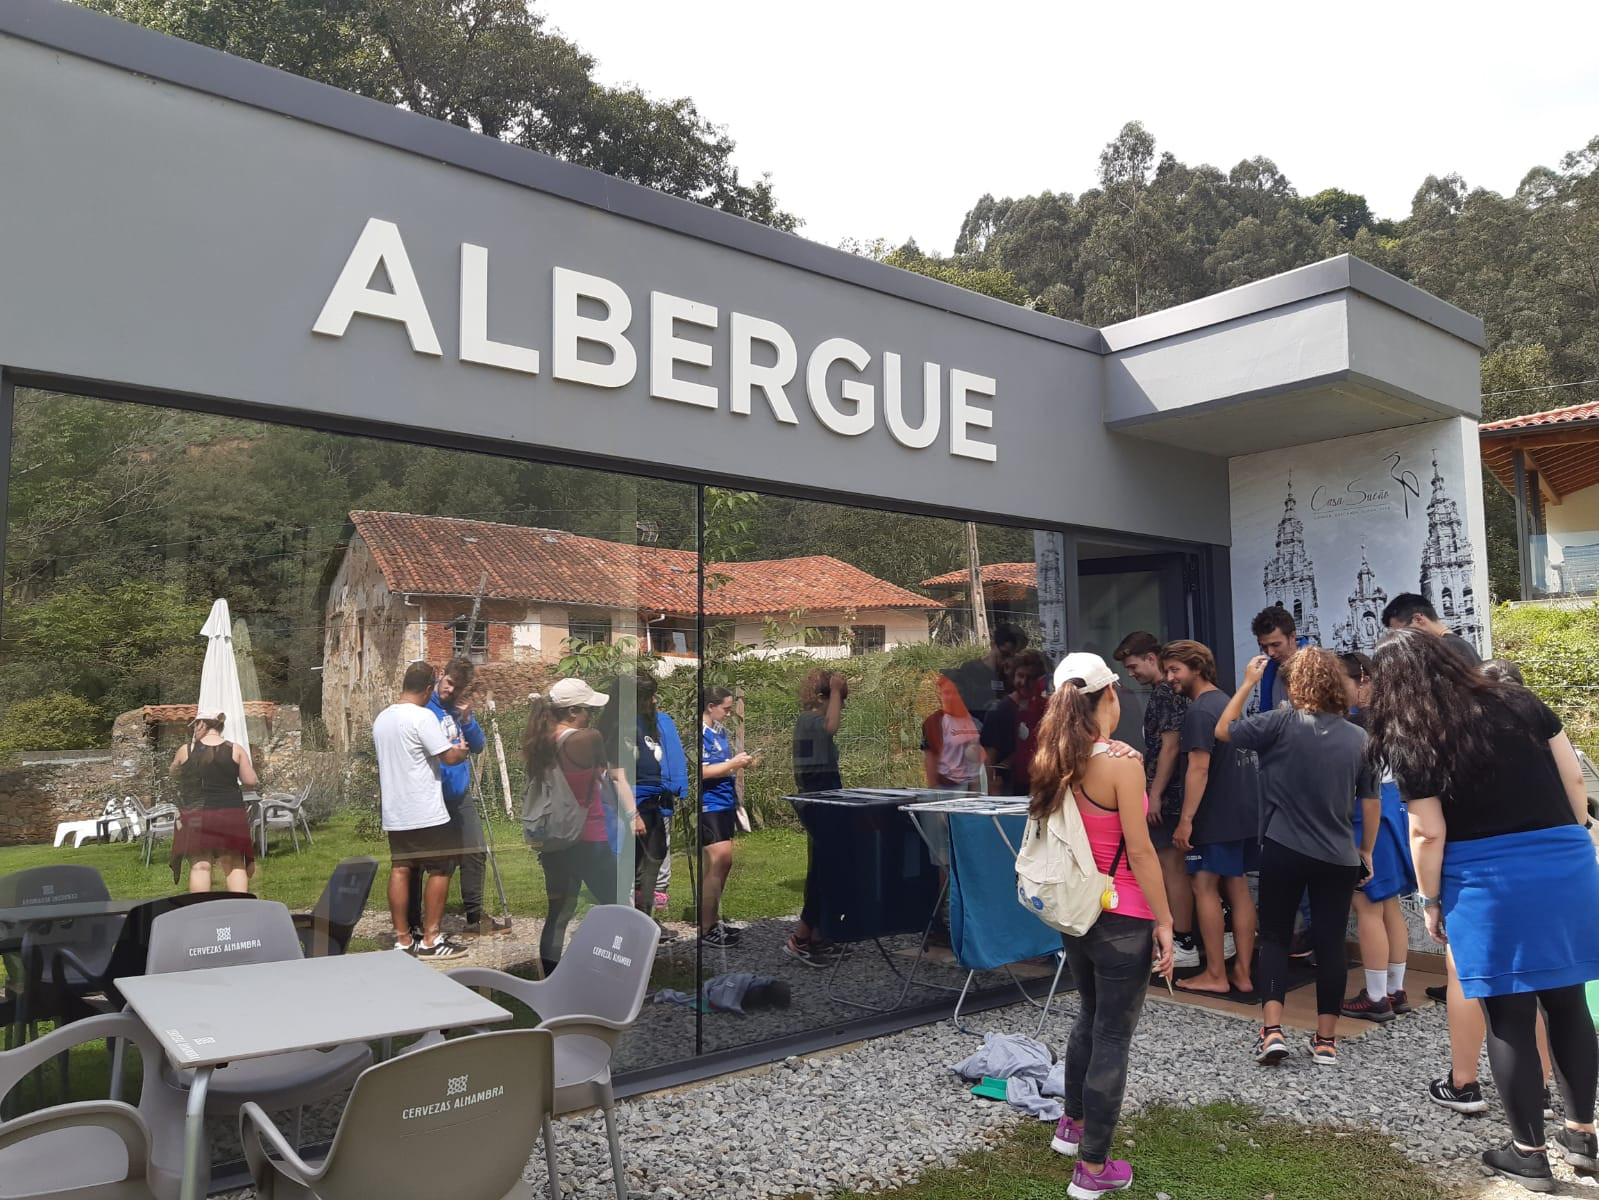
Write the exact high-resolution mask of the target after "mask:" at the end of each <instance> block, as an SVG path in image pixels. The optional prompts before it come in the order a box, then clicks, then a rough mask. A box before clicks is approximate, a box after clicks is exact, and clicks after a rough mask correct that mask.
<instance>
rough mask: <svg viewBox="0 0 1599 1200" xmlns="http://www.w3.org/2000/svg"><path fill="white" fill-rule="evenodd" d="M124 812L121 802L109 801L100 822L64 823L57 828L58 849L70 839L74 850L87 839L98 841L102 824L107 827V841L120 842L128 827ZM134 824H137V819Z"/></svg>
mask: <svg viewBox="0 0 1599 1200" xmlns="http://www.w3.org/2000/svg"><path fill="white" fill-rule="evenodd" d="M124 812H125V810H124V808H123V802H122V801H121V800H107V801H106V803H105V808H103V809H102V810H101V812H100V818H99V819H98V820H94V819H90V820H87V821H62V822H61V824H59V825H57V826H56V840H55V844H56V847H57V848H58V849H59V848H60V846H61V843H62V842H64V841H66V840H67V839H68V838H71V839H72V848H73V849H74V850H76V849H77V848H78V847H79V846H81V845H83V842H84V839H85V838H87V839H89V840H90V841H94V840H96V839H98V838H99V836H100V826H101V825H102V824H103V825H104V826H105V827H106V838H107V840H109V841H118V840H120V838H121V837H122V831H123V829H124V828H125V827H126V826H127V822H128V818H127V817H126V816H124ZM134 823H135V824H137V821H136V819H135V822H134ZM133 836H134V837H137V836H138V834H137V833H135V834H134V835H133Z"/></svg>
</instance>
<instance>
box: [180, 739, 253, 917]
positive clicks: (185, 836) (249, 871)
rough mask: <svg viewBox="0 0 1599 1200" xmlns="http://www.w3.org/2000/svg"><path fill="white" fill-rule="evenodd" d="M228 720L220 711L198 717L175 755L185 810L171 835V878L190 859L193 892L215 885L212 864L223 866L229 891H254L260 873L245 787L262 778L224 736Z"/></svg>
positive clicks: (204, 890)
mask: <svg viewBox="0 0 1599 1200" xmlns="http://www.w3.org/2000/svg"><path fill="white" fill-rule="evenodd" d="M226 722H227V714H225V713H221V712H217V713H204V714H201V715H200V716H197V717H196V718H195V719H194V725H193V733H192V736H191V737H190V739H189V741H187V742H185V743H184V744H183V745H181V746H179V747H178V752H177V753H176V754H174V755H173V756H172V777H173V779H174V781H176V783H177V785H178V795H179V797H180V800H181V803H180V808H181V809H182V813H181V815H180V816H179V817H178V829H177V833H176V834H174V836H173V838H172V857H171V864H172V882H173V883H177V882H178V881H179V879H180V877H181V874H182V871H183V862H184V860H185V859H187V860H188V863H189V890H190V891H191V892H209V891H210V890H211V875H212V868H213V866H218V867H221V868H222V873H223V877H224V878H225V880H226V883H227V889H228V891H230V892H247V891H249V890H250V876H251V875H253V874H255V841H254V839H253V838H252V837H251V836H250V812H249V809H248V808H246V807H245V803H244V789H245V788H255V787H259V786H260V782H261V781H260V780H259V779H258V778H257V777H256V773H255V767H254V766H253V765H252V764H251V762H250V756H249V755H248V754H246V753H245V752H244V748H243V747H242V746H240V745H238V744H237V743H235V742H230V741H228V740H227V739H226V738H224V737H223V736H222V728H223V726H224V724H225V723H226Z"/></svg>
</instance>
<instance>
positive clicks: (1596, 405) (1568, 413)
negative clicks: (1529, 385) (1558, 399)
mask: <svg viewBox="0 0 1599 1200" xmlns="http://www.w3.org/2000/svg"><path fill="white" fill-rule="evenodd" d="M1595 419H1599V400H1592V401H1589V402H1588V403H1587V404H1571V405H1568V406H1567V407H1565V408H1551V409H1550V410H1549V411H1548V412H1536V413H1527V414H1526V415H1525V416H1520V417H1506V418H1505V419H1504V420H1503V421H1486V422H1484V423H1483V424H1482V425H1480V426H1478V429H1477V431H1478V432H1479V433H1499V432H1502V431H1504V430H1507V429H1534V428H1538V427H1540V426H1545V425H1556V426H1558V425H1570V424H1572V423H1574V422H1576V421H1592V420H1595Z"/></svg>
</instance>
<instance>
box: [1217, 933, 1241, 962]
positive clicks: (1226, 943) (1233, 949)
mask: <svg viewBox="0 0 1599 1200" xmlns="http://www.w3.org/2000/svg"><path fill="white" fill-rule="evenodd" d="M1237 954H1238V945H1237V943H1235V942H1234V941H1233V935H1232V934H1230V933H1229V934H1228V935H1227V936H1226V937H1224V938H1222V942H1221V956H1222V957H1223V958H1234V957H1236V956H1237Z"/></svg>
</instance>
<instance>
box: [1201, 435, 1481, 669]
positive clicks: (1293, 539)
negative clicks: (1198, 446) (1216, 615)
mask: <svg viewBox="0 0 1599 1200" xmlns="http://www.w3.org/2000/svg"><path fill="white" fill-rule="evenodd" d="M1476 435H1477V427H1476V424H1475V423H1474V422H1471V421H1467V420H1463V419H1456V420H1449V421H1436V422H1429V423H1427V424H1424V425H1411V426H1407V427H1405V428H1402V429H1392V430H1386V431H1384V432H1381V433H1370V434H1360V435H1358V436H1356V437H1349V438H1339V439H1337V440H1335V441H1329V442H1319V443H1316V444H1313V445H1308V446H1298V447H1295V448H1293V449H1290V450H1281V451H1268V452H1266V453H1262V454H1250V455H1246V456H1243V457H1240V458H1235V459H1233V460H1232V463H1231V467H1232V473H1231V479H1232V535H1233V544H1232V577H1233V580H1232V582H1233V588H1232V590H1233V620H1234V624H1235V625H1236V626H1237V628H1236V629H1235V630H1234V631H1233V632H1234V637H1235V639H1236V645H1235V654H1236V659H1235V661H1236V662H1237V663H1238V664H1239V668H1240V670H1241V669H1242V665H1243V664H1244V663H1246V662H1248V661H1249V659H1250V657H1251V656H1253V655H1254V654H1256V653H1258V650H1257V648H1256V646H1255V640H1254V638H1253V636H1251V634H1250V632H1249V623H1250V621H1251V620H1252V619H1253V617H1254V616H1255V614H1256V613H1258V612H1259V611H1260V610H1261V609H1262V608H1265V607H1267V606H1268V605H1272V604H1280V605H1281V606H1282V607H1283V608H1285V609H1287V610H1288V611H1289V612H1291V613H1293V614H1294V619H1295V623H1296V624H1297V625H1298V627H1299V633H1300V635H1301V636H1303V637H1306V638H1308V639H1309V640H1310V641H1311V642H1313V643H1315V644H1316V645H1321V646H1326V647H1328V648H1330V649H1334V650H1360V651H1363V652H1364V653H1367V654H1369V653H1371V650H1372V647H1373V646H1374V645H1375V644H1376V642H1377V639H1378V637H1380V636H1381V634H1382V632H1383V630H1382V624H1381V619H1382V610H1383V606H1384V605H1385V604H1387V603H1388V600H1389V598H1390V597H1393V596H1397V595H1398V594H1399V593H1401V592H1419V593H1421V594H1422V595H1424V596H1426V597H1427V599H1428V600H1429V601H1430V602H1431V603H1432V606H1433V607H1434V608H1435V609H1437V610H1438V616H1439V619H1440V620H1442V621H1443V623H1444V624H1445V625H1448V626H1449V627H1450V628H1451V629H1453V630H1454V631H1455V632H1457V633H1459V634H1460V635H1461V636H1463V637H1465V638H1466V639H1467V640H1469V641H1471V642H1472V643H1474V644H1475V645H1476V646H1477V647H1478V649H1479V650H1481V651H1483V652H1485V653H1486V651H1487V648H1488V569H1487V560H1486V554H1485V551H1484V546H1485V544H1486V543H1485V534H1484V522H1483V513H1482V464H1481V460H1480V458H1479V457H1478V453H1477V436H1476Z"/></svg>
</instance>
